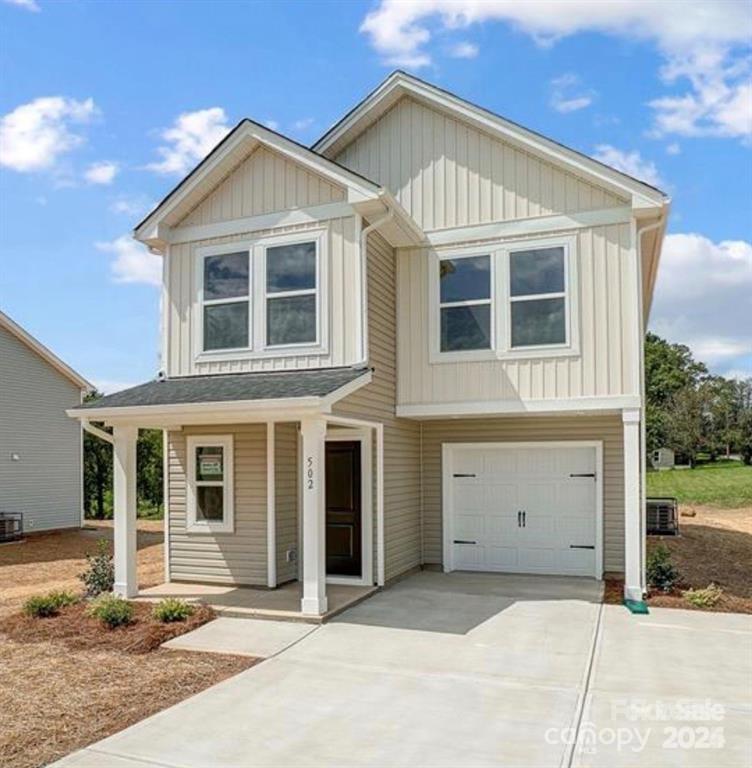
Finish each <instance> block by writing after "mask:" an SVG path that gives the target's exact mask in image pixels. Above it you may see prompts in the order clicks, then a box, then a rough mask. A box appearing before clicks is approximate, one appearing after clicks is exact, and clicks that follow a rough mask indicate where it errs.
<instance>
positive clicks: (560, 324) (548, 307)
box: [512, 298, 567, 347]
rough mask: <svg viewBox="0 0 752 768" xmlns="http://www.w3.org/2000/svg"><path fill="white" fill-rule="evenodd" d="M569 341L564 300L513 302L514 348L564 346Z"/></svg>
mask: <svg viewBox="0 0 752 768" xmlns="http://www.w3.org/2000/svg"><path fill="white" fill-rule="evenodd" d="M566 340H567V334H566V324H565V319H564V299H563V298H561V299H533V300H532V301H513V302H512V346H513V347H528V346H536V345H539V344H564V343H565V342H566Z"/></svg>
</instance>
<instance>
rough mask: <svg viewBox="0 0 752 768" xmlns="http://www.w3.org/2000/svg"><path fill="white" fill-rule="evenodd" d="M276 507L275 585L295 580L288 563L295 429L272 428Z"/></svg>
mask: <svg viewBox="0 0 752 768" xmlns="http://www.w3.org/2000/svg"><path fill="white" fill-rule="evenodd" d="M274 437H275V446H274V455H275V508H276V522H277V583H279V584H282V583H284V582H286V581H290V580H292V579H296V578H297V576H298V572H297V562H294V561H293V562H290V563H288V562H287V559H286V554H287V551H288V550H290V549H294V550H296V551H297V550H298V427H297V424H295V423H292V422H290V423H284V424H277V425H275V430H274Z"/></svg>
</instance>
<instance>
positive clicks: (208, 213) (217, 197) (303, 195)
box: [178, 147, 345, 226]
mask: <svg viewBox="0 0 752 768" xmlns="http://www.w3.org/2000/svg"><path fill="white" fill-rule="evenodd" d="M344 199H345V192H344V190H343V189H342V188H340V187H337V186H335V185H333V184H330V183H329V182H328V181H326V180H325V179H323V178H321V176H319V175H318V174H315V173H311V172H310V171H308V170H307V169H305V168H303V167H301V166H300V165H298V164H297V163H294V162H292V161H291V160H288V159H287V158H286V157H283V156H282V155H279V154H277V153H276V152H274V151H272V150H270V149H268V148H267V147H259V148H258V149H256V150H255V151H254V152H253V153H252V154H251V155H249V157H248V158H247V159H246V160H245V161H244V162H242V163H241V164H240V165H239V166H238V167H237V168H236V169H235V170H234V171H233V172H232V173H231V174H230V175H229V176H227V177H226V178H225V179H224V180H223V181H221V182H220V183H219V184H218V185H217V187H215V188H214V190H213V191H212V192H210V193H209V194H208V195H207V196H206V197H205V198H204V199H203V200H202V201H201V202H200V203H199V204H198V205H197V206H196V207H195V208H194V209H193V210H192V211H191V212H190V213H188V214H187V215H186V216H185V218H184V219H183V220H182V221H181V222H180V223H179V225H178V226H189V225H193V224H214V223H216V222H218V221H228V220H230V219H239V218H244V217H246V216H259V215H261V214H264V213H272V212H274V211H285V210H289V209H291V208H304V207H306V206H311V205H320V204H322V203H333V202H337V201H341V200H344Z"/></svg>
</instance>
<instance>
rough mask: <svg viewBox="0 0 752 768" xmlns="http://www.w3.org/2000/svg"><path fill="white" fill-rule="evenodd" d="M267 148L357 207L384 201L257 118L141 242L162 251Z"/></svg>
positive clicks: (209, 161)
mask: <svg viewBox="0 0 752 768" xmlns="http://www.w3.org/2000/svg"><path fill="white" fill-rule="evenodd" d="M261 144H263V145H265V146H267V147H269V148H271V149H273V150H274V151H276V152H278V153H279V154H281V155H282V156H284V157H287V158H290V159H291V160H293V161H294V162H297V163H299V164H300V165H301V166H303V167H305V168H306V169H308V170H310V171H311V172H313V173H317V174H319V175H320V176H323V177H324V178H326V179H327V180H328V181H330V182H331V183H333V184H336V185H338V186H340V187H342V188H344V189H345V191H346V196H345V199H346V200H347V202H349V203H351V204H358V203H365V202H371V201H378V200H379V198H380V197H383V194H384V190H383V189H382V187H380V186H379V185H378V184H377V183H376V182H374V181H371V180H370V179H367V178H365V176H362V175H360V174H359V173H356V172H355V171H352V170H350V169H349V168H345V167H344V166H343V165H340V164H339V163H337V162H335V161H333V160H331V159H330V158H328V157H324V156H323V155H321V154H319V153H317V152H314V151H313V150H311V149H309V148H308V147H305V146H303V145H302V144H298V142H296V141H293V140H292V139H289V138H287V137H286V136H283V135H282V134H280V133H277V132H276V131H272V130H271V129H269V128H266V127H264V126H263V125H259V124H258V123H256V122H254V121H253V120H249V119H244V120H241V121H240V122H239V123H238V124H237V125H236V126H235V127H234V128H233V129H232V130H231V131H230V132H229V133H228V134H227V136H225V138H224V139H222V141H220V142H219V144H217V146H216V147H214V149H213V150H212V151H211V152H210V153H209V154H208V155H207V156H206V157H205V158H204V159H203V160H202V161H201V162H200V163H199V164H198V165H197V166H196V167H195V168H194V169H193V170H192V171H191V172H190V173H189V174H188V175H187V176H186V177H185V178H184V179H183V180H182V181H180V182H179V183H178V184H177V185H176V186H175V187H174V188H173V189H172V190H171V191H170V192H168V194H167V195H166V196H165V197H164V198H163V199H162V201H161V202H159V203H158V204H157V206H156V207H155V208H154V209H153V210H152V211H151V212H150V213H149V214H148V215H147V216H146V217H145V218H144V219H143V220H142V221H141V222H139V224H137V225H136V227H135V229H134V236H135V238H136V239H137V240H140V241H141V242H144V243H146V244H147V245H150V246H152V247H153V248H156V249H160V248H161V247H162V245H163V243H164V242H165V241H166V240H167V239H168V236H169V229H170V227H171V226H173V225H175V224H177V223H178V222H179V221H180V220H181V219H182V218H183V217H184V216H185V215H186V214H187V213H188V212H189V211H190V210H192V209H193V208H194V207H195V206H196V205H197V204H198V203H199V202H200V201H201V200H202V199H203V198H204V197H205V196H206V194H208V192H209V191H210V190H212V189H214V188H215V187H216V185H217V184H218V183H219V182H220V181H221V180H222V179H224V178H225V177H226V176H227V175H229V174H230V173H232V171H234V170H235V169H236V168H237V167H238V166H239V165H240V164H241V163H242V162H243V161H244V160H245V159H246V158H247V157H248V156H249V155H250V154H251V152H252V151H253V150H254V149H255V148H256V147H257V146H259V145H261Z"/></svg>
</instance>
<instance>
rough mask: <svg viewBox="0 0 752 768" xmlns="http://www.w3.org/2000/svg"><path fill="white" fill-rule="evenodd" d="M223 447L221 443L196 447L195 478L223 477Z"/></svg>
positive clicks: (216, 478)
mask: <svg viewBox="0 0 752 768" xmlns="http://www.w3.org/2000/svg"><path fill="white" fill-rule="evenodd" d="M223 459H224V449H223V448H222V446H221V445H204V446H200V447H199V448H196V480H216V481H218V482H219V481H222V480H223V479H224V461H223Z"/></svg>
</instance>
